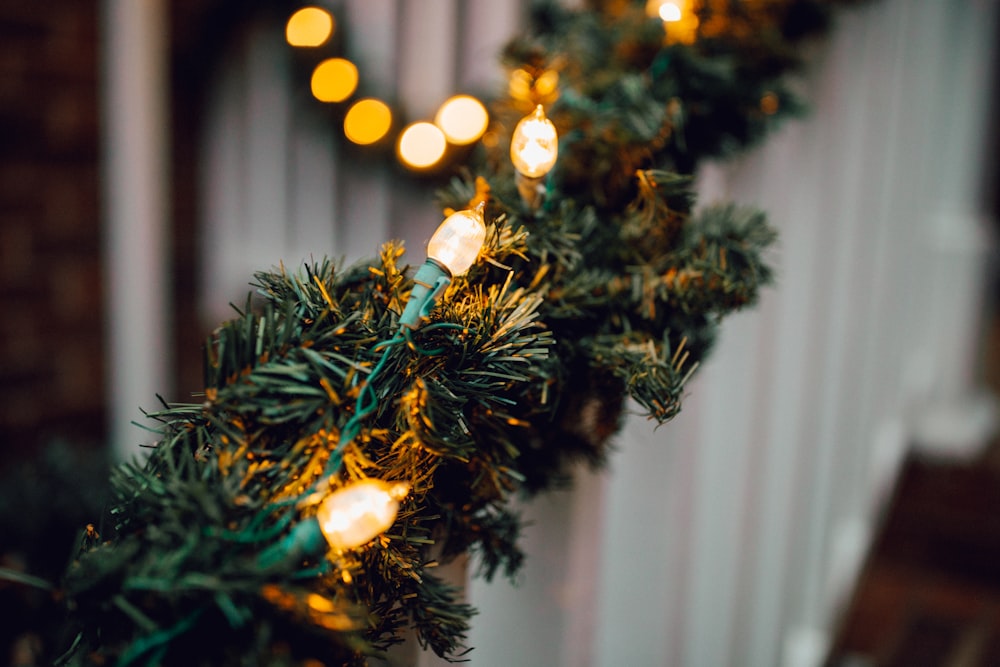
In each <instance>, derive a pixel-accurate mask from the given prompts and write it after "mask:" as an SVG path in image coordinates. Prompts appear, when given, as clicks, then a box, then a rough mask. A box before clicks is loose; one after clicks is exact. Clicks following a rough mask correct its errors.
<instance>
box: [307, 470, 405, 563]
mask: <svg viewBox="0 0 1000 667" xmlns="http://www.w3.org/2000/svg"><path fill="white" fill-rule="evenodd" d="M409 492H410V487H409V485H408V484H405V483H403V482H399V483H396V484H389V483H388V482H383V481H382V480H380V479H366V480H362V481H360V482H355V483H354V484H351V485H350V486H345V487H343V488H341V489H337V490H336V491H334V492H333V493H331V494H330V495H328V496H327V497H326V498H324V499H323V502H321V503H320V505H319V508H318V509H317V510H316V520H317V521H318V522H319V528H320V530H321V531H322V532H323V535H324V536H325V537H326V541H327V542H329V543H330V548H332V549H334V550H336V551H343V550H345V549H353V548H354V547H360V546H362V545H364V544H367V543H368V542H371V541H372V540H373V539H374V538H375V537H376V536H377V535H378V534H379V533H382V532H385V531H386V530H388V529H389V528H390V527H391V526H392V524H393V523H394V522H395V521H396V513H397V512H399V501H400V500H402V499H403V498H404V497H405V496H406V494H407V493H409Z"/></svg>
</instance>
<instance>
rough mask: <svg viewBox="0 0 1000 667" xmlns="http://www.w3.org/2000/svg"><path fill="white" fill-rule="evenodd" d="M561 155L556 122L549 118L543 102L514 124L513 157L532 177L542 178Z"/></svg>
mask: <svg viewBox="0 0 1000 667" xmlns="http://www.w3.org/2000/svg"><path fill="white" fill-rule="evenodd" d="M558 156H559V136H558V135H557V134H556V126H555V125H553V124H552V121H551V120H549V119H548V118H546V116H545V109H543V108H542V105H541V104H539V105H538V106H536V107H535V110H534V111H533V112H532V113H531V114H530V115H528V116H525V117H524V118H522V119H521V120H520V121H519V122H518V124H517V126H516V127H515V128H514V135H513V137H512V138H511V141H510V159H511V161H512V162H513V163H514V168H515V169H517V171H518V172H519V173H521V174H523V175H524V176H527V177H528V178H541V177H542V176H544V175H545V174H547V173H549V170H550V169H552V167H553V166H554V165H555V163H556V158H557V157H558Z"/></svg>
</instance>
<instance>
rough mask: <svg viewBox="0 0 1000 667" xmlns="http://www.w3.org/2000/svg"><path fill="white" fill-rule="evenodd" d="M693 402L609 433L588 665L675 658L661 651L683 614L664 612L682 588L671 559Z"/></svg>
mask: <svg viewBox="0 0 1000 667" xmlns="http://www.w3.org/2000/svg"><path fill="white" fill-rule="evenodd" d="M695 384H698V383H695ZM692 391H693V392H695V391H697V389H693V390H692ZM695 396H697V394H695ZM696 402H697V399H695V400H693V401H691V402H689V403H688V405H687V407H685V412H682V413H681V416H680V417H678V418H677V420H676V421H675V422H674V423H672V424H671V425H670V426H669V427H664V428H662V429H660V430H659V431H654V430H653V424H652V423H651V422H649V421H648V420H647V419H645V418H642V417H639V416H631V417H629V418H628V421H627V422H626V425H625V429H624V431H623V432H622V433H621V435H620V436H619V437H618V438H616V447H615V452H614V454H613V455H612V457H611V459H610V461H609V478H608V480H607V499H606V509H605V513H604V522H603V527H604V530H603V535H602V539H601V541H600V543H599V548H600V550H601V562H602V563H603V568H602V569H601V571H600V573H599V578H600V587H599V589H598V597H597V604H598V608H597V612H596V614H597V618H598V624H597V628H596V632H595V636H594V639H593V640H592V641H591V646H592V650H593V651H594V660H593V663H592V664H593V665H594V666H595V667H601V666H603V665H613V664H630V665H666V664H678V663H676V662H674V661H673V660H671V659H669V658H668V656H669V652H670V650H671V641H670V640H671V636H670V635H671V633H672V631H673V630H674V629H677V630H680V629H681V627H682V626H679V625H677V622H678V620H683V619H677V618H674V617H672V614H671V612H672V607H673V605H674V604H675V603H676V601H677V600H678V599H680V598H682V597H683V592H684V591H685V590H686V577H687V572H686V571H685V570H686V568H684V567H678V566H677V565H678V562H679V560H680V559H681V558H683V556H684V550H685V548H686V546H687V544H688V540H689V535H688V532H687V530H684V528H686V526H685V523H686V518H687V516H688V514H689V511H690V510H689V506H690V501H689V498H690V492H691V487H692V485H691V484H690V483H689V479H688V478H689V470H690V467H689V466H688V465H684V464H685V463H690V462H691V460H692V459H693V458H694V457H695V456H697V454H696V452H695V450H694V448H693V447H691V443H692V442H695V441H696V440H698V438H697V437H696V429H698V428H699V427H700V424H699V423H698V422H697V420H695V419H692V418H691V416H693V414H694V410H696V407H695V403H696ZM629 408H630V411H631V412H633V413H635V412H637V411H638V409H639V408H638V406H636V405H634V404H629ZM688 408H691V410H692V411H691V412H686V411H687V410H688ZM675 427H676V428H675ZM654 471H655V473H654ZM592 548H593V547H592ZM563 664H564V665H565V667H570V665H572V664H573V663H563Z"/></svg>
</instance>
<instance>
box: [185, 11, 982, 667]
mask: <svg viewBox="0 0 1000 667" xmlns="http://www.w3.org/2000/svg"><path fill="white" fill-rule="evenodd" d="M346 6H347V12H346V16H345V20H344V21H343V22H342V26H343V28H344V29H346V30H350V31H351V33H352V35H353V39H352V44H354V45H355V47H356V51H357V53H356V58H357V62H358V64H359V69H360V70H361V76H362V78H365V77H366V76H370V77H374V79H373V80H377V82H378V86H379V87H380V88H381V89H383V90H385V91H387V93H395V94H397V95H398V96H399V97H400V99H401V100H402V101H403V102H404V103H405V104H407V105H408V106H409V107H410V109H411V112H412V114H413V115H414V116H419V115H424V114H425V115H427V116H429V115H430V114H431V113H432V112H433V108H434V107H435V106H436V104H437V103H438V102H439V101H441V100H443V99H444V98H445V97H446V96H447V95H448V94H450V93H451V92H453V91H457V90H459V89H461V88H463V87H465V86H467V85H475V86H476V87H480V88H481V87H482V85H481V83H482V82H483V81H492V82H493V83H497V82H498V79H497V77H498V70H497V69H496V68H495V67H494V66H493V65H492V63H493V62H495V61H494V56H495V54H496V53H497V52H498V49H499V45H500V44H501V43H502V42H503V41H505V39H506V38H507V36H508V35H509V34H512V33H513V32H514V31H515V30H516V28H517V25H518V21H519V20H520V7H519V3H514V2H511V3H500V2H495V1H491V0H476V1H475V2H468V3H461V2H458V1H457V0H434V1H433V2H431V1H429V0H423V1H421V2H417V1H416V0H409V1H405V0H398V1H397V0H377V1H375V0H351V1H349V2H347V3H346ZM995 14H996V6H995V3H992V2H989V1H987V0H978V1H977V0H963V1H961V2H953V3H943V2H937V1H936V0H920V1H918V2H914V1H912V0H873V1H872V2H870V3H868V5H867V6H865V7H863V8H862V9H860V10H857V11H853V12H850V13H847V14H845V15H843V17H842V20H841V21H840V25H839V28H838V30H837V31H836V33H835V35H834V36H833V38H832V39H831V40H830V42H829V43H828V44H827V45H825V46H823V47H822V48H819V49H817V53H816V54H815V55H816V62H815V67H814V69H813V71H812V73H811V74H810V76H809V77H808V79H807V80H806V81H805V83H804V86H805V91H806V93H807V96H808V97H809V99H811V100H812V102H813V104H814V107H815V111H814V113H813V114H812V116H811V117H810V118H808V119H807V120H804V121H796V122H790V123H789V124H788V125H787V126H786V127H785V129H784V130H783V131H781V132H780V133H779V134H777V135H776V136H774V137H772V138H771V139H770V141H768V142H767V143H766V144H765V146H763V147H762V148H761V149H759V150H757V151H755V152H753V153H751V154H749V155H747V156H745V157H744V158H742V159H740V160H739V161H737V162H735V163H731V164H726V165H714V166H710V167H709V168H707V169H706V170H705V171H704V173H702V174H701V187H702V193H703V199H704V200H705V201H709V200H712V199H714V198H725V199H732V200H736V201H738V202H741V203H747V204H756V205H758V206H760V207H762V208H764V209H765V210H767V211H768V212H769V214H770V217H771V219H772V221H773V223H774V224H775V225H776V226H777V227H778V228H779V229H780V231H781V243H780V247H779V249H778V250H777V251H776V252H775V254H774V261H775V263H776V266H777V275H778V285H777V287H775V288H774V289H772V290H770V291H768V292H767V293H766V294H765V296H764V298H763V301H762V303H761V304H760V305H759V306H758V307H757V308H756V309H754V310H753V311H750V312H747V313H744V314H739V315H737V316H735V317H733V318H731V319H729V320H727V322H726V323H725V326H724V331H723V334H722V337H721V341H720V344H719V346H718V349H717V350H716V353H715V356H714V357H713V359H712V360H711V361H710V362H709V363H707V364H706V365H705V366H704V367H703V369H702V370H701V372H700V374H699V376H698V377H697V379H696V380H695V381H694V382H693V383H692V384H691V386H690V392H689V394H690V395H689V397H688V400H687V404H686V407H685V409H684V410H683V412H682V413H681V415H680V416H679V417H678V418H677V419H676V420H675V421H674V422H672V423H671V424H669V425H667V426H666V427H663V428H661V429H659V430H656V431H654V430H653V429H652V426H651V424H649V423H647V422H645V421H644V420H642V419H638V418H633V419H630V420H629V422H628V424H627V425H626V427H625V430H624V432H623V433H622V434H621V436H620V437H619V439H618V445H619V450H620V451H618V452H617V453H616V454H615V455H614V456H613V457H612V460H611V466H610V469H609V470H608V471H607V472H606V473H603V474H600V475H592V474H589V473H586V472H581V474H580V475H579V476H578V484H577V486H576V488H575V489H574V490H573V491H570V492H564V493H560V494H553V495H551V496H549V497H546V498H542V499H540V500H538V501H537V502H535V503H533V504H532V505H531V506H529V507H527V508H526V511H527V512H528V514H529V515H530V516H532V517H534V518H535V520H536V523H535V525H534V526H533V527H532V528H530V529H529V531H528V533H527V535H526V540H525V541H526V545H527V546H528V550H529V554H530V555H529V560H528V565H527V568H526V570H525V572H524V574H523V576H522V578H521V579H522V581H521V586H520V587H519V588H518V589H516V590H514V589H512V588H511V587H510V586H508V585H507V584H506V583H504V582H499V583H494V584H493V585H490V586H487V585H485V584H484V583H482V582H473V583H472V584H471V586H470V589H469V596H470V599H471V601H472V602H473V603H474V604H476V605H477V606H478V607H479V608H480V612H481V613H480V615H479V616H478V617H477V618H476V619H475V628H474V632H473V635H472V639H471V643H472V644H473V645H474V646H476V649H475V651H474V652H473V654H472V664H473V665H474V666H482V667H491V666H505V665H519V666H521V667H558V666H564V667H571V666H572V667H581V666H588V665H590V666H593V667H605V666H610V665H671V666H678V667H724V666H726V665H733V666H739V667H753V666H760V667H772V666H773V665H786V666H787V667H799V666H803V667H805V666H809V665H814V664H816V662H817V660H818V658H819V657H820V656H821V654H822V651H823V649H824V647H825V643H826V642H827V640H828V639H829V628H830V627H831V623H832V621H833V620H834V614H835V610H836V607H837V603H838V601H839V600H840V598H841V597H842V596H843V595H844V594H845V592H846V586H847V585H848V584H849V582H850V581H851V578H852V576H853V574H854V569H855V567H856V565H857V563H858V560H859V558H860V557H861V556H862V555H863V551H864V548H865V547H866V545H867V540H868V539H869V537H870V534H871V531H872V526H873V520H874V518H875V517H876V513H877V510H878V501H879V499H880V498H881V497H882V495H883V494H884V492H885V489H886V488H887V485H888V484H889V483H890V482H891V478H892V475H893V473H894V471H895V469H896V466H897V464H898V461H899V458H900V456H901V455H902V454H903V451H904V447H905V446H906V445H907V443H908V442H910V441H912V440H913V439H915V438H919V435H920V434H919V433H916V432H915V426H914V425H915V424H916V423H917V421H916V420H915V419H914V415H916V414H921V415H924V414H927V413H928V412H931V410H930V408H931V407H934V406H941V405H950V404H952V403H953V402H956V401H959V399H961V398H962V397H963V396H965V395H966V394H967V393H968V392H969V391H971V390H972V389H973V382H974V375H975V367H974V363H975V357H974V354H973V351H974V344H975V340H976V338H975V337H976V333H977V327H978V320H977V318H978V314H979V312H980V309H981V300H982V286H983V284H984V283H983V275H982V274H983V266H984V262H985V260H986V259H987V255H988V252H989V249H990V248H991V247H992V242H991V241H990V240H989V239H988V237H987V236H986V235H985V232H984V225H983V223H984V221H983V220H982V219H981V214H980V210H979V208H978V207H977V205H976V194H977V182H976V175H977V169H978V166H979V162H980V158H981V157H982V155H981V153H982V148H981V139H982V136H983V133H984V129H985V123H986V120H987V116H986V109H987V85H986V84H987V83H988V82H989V81H990V79H989V72H988V71H987V65H988V64H989V63H991V62H992V59H991V58H990V49H991V48H992V42H991V38H992V36H993V33H992V30H993V28H994V26H995V18H996V17H995ZM288 59H289V56H288V54H287V50H286V48H285V47H284V46H283V44H282V43H281V41H280V34H278V35H277V37H276V36H275V34H272V33H268V32H265V31H258V32H255V33H253V34H252V35H251V36H250V37H249V38H248V40H247V41H246V42H245V43H244V44H242V45H241V46H240V47H239V48H238V49H237V50H236V51H235V52H234V53H233V54H231V60H230V61H229V63H228V66H227V69H226V71H225V73H224V75H223V76H222V78H221V79H220V80H219V85H218V86H216V90H215V94H216V99H215V100H214V103H213V104H214V106H213V107H212V111H211V114H212V115H211V118H210V126H211V127H212V128H213V130H212V131H211V133H210V140H209V142H208V143H207V144H206V146H205V153H204V156H205V157H204V163H205V165H206V170H205V173H204V197H205V201H206V202H207V205H208V212H209V215H208V217H207V220H206V221H205V238H204V257H203V271H204V275H203V281H202V284H203V294H202V303H203V305H204V310H205V314H206V317H207V318H209V321H217V320H218V319H221V318H223V317H227V316H228V314H229V313H228V311H227V307H226V304H227V303H228V302H229V301H231V300H241V298H242V295H243V294H245V292H246V282H247V281H248V279H249V278H250V276H251V274H252V272H253V271H254V270H256V269H260V268H266V267H269V266H272V265H274V264H276V263H277V262H278V261H279V260H284V261H285V263H286V264H289V265H294V264H296V263H297V262H298V261H299V260H300V259H302V258H305V257H308V256H309V255H310V254H315V255H316V256H320V255H323V254H328V255H332V256H346V257H348V258H349V259H356V258H358V257H361V256H367V255H371V254H372V253H373V252H374V251H375V250H376V248H377V246H378V245H379V244H380V243H381V242H382V241H384V240H386V239H388V238H391V237H394V236H403V237H405V238H406V239H407V241H408V247H410V248H411V251H410V252H411V253H417V256H416V257H414V258H411V261H413V262H417V261H419V260H420V259H421V258H422V253H421V249H422V244H423V240H424V239H425V238H426V235H427V234H428V233H429V232H430V231H432V230H433V228H434V226H435V225H436V224H437V222H438V220H439V214H438V212H437V211H436V210H435V209H434V206H433V203H432V200H431V193H430V192H424V191H421V190H420V189H418V188H415V187H413V186H410V185H405V186H401V185H400V184H399V183H398V182H397V181H395V180H394V179H391V178H390V175H389V174H388V173H387V172H386V171H375V172H374V173H367V172H365V173H362V172H360V171H359V170H356V169H352V168H351V165H349V164H346V163H345V162H344V161H343V159H342V156H341V155H340V153H339V148H338V146H337V142H336V141H335V140H334V139H333V138H332V137H331V136H330V134H329V133H328V132H327V131H326V130H325V129H324V128H323V127H321V126H319V125H315V124H310V122H309V121H308V120H307V116H306V115H304V114H302V111H301V110H300V109H297V108H296V107H295V104H294V103H293V102H292V100H293V99H294V97H293V96H292V95H291V94H290V86H291V85H293V84H292V82H290V81H289V79H288V77H287V71H288ZM282 221H287V222H285V223H283V222H282ZM959 404H960V403H959ZM423 660H424V662H423V663H422V664H430V662H431V661H430V660H429V659H427V658H424V659H423Z"/></svg>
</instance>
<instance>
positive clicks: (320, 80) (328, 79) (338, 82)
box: [311, 58, 358, 102]
mask: <svg viewBox="0 0 1000 667" xmlns="http://www.w3.org/2000/svg"><path fill="white" fill-rule="evenodd" d="M311 83H312V94H313V96H315V98H316V99H317V100H319V101H320V102H343V101H344V100H346V99H347V98H348V97H350V96H351V94H352V93H353V92H354V90H355V89H356V88H357V87H358V68H357V67H355V66H354V63H352V62H351V61H350V60H344V59H343V58H327V59H326V60H324V61H323V62H321V63H320V64H319V65H316V69H314V70H313V74H312V82H311Z"/></svg>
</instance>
